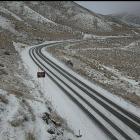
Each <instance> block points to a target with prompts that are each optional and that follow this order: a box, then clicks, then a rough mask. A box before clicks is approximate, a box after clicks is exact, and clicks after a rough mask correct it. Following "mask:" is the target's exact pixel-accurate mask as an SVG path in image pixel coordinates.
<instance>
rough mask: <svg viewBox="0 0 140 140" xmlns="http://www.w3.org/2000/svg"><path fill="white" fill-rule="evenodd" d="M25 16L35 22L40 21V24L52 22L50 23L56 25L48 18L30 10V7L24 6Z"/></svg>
mask: <svg viewBox="0 0 140 140" xmlns="http://www.w3.org/2000/svg"><path fill="white" fill-rule="evenodd" d="M24 14H25V15H26V17H27V18H30V19H33V20H35V21H39V22H42V23H43V22H44V23H46V22H50V23H53V24H55V25H56V23H55V22H53V21H51V20H49V19H47V18H44V17H43V16H42V15H40V14H39V13H37V12H35V11H33V10H32V9H31V8H29V7H28V6H24Z"/></svg>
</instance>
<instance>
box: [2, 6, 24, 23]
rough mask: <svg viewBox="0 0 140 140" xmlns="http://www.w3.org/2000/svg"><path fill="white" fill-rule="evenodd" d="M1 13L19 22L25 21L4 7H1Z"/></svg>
mask: <svg viewBox="0 0 140 140" xmlns="http://www.w3.org/2000/svg"><path fill="white" fill-rule="evenodd" d="M0 11H1V12H3V13H5V14H9V15H11V16H13V17H14V18H15V19H17V20H19V21H23V20H22V19H21V18H20V17H19V16H17V15H16V14H14V13H13V12H11V11H9V10H7V9H5V8H4V7H0Z"/></svg>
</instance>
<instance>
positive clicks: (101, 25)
mask: <svg viewBox="0 0 140 140" xmlns="http://www.w3.org/2000/svg"><path fill="white" fill-rule="evenodd" d="M72 20H74V21H77V22H76V23H75V24H79V25H80V26H83V28H87V29H91V28H93V29H94V30H100V31H111V27H110V25H109V24H108V23H105V22H104V21H103V20H101V19H100V18H98V17H95V16H93V15H89V14H84V13H80V14H77V15H76V16H74V17H72Z"/></svg>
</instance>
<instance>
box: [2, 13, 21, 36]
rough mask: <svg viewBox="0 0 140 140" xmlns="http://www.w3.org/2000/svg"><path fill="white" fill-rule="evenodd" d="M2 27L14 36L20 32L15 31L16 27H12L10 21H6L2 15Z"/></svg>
mask: <svg viewBox="0 0 140 140" xmlns="http://www.w3.org/2000/svg"><path fill="white" fill-rule="evenodd" d="M0 27H2V28H3V29H6V30H8V31H10V32H12V33H13V34H18V32H17V31H16V30H15V29H14V25H12V23H11V22H10V20H8V19H6V18H5V17H3V16H1V15H0Z"/></svg>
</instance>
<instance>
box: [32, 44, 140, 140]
mask: <svg viewBox="0 0 140 140" xmlns="http://www.w3.org/2000/svg"><path fill="white" fill-rule="evenodd" d="M60 43H61V42H57V43H52V44H47V45H39V46H36V47H33V48H31V49H30V56H31V58H32V59H33V61H34V62H35V63H36V64H37V65H38V66H39V67H40V68H41V69H43V70H45V71H46V73H47V75H48V76H49V77H50V78H51V79H52V80H53V81H54V82H55V83H56V84H57V85H58V86H59V87H60V88H61V89H62V90H63V91H64V93H65V94H66V95H68V96H69V97H70V98H71V99H72V100H73V101H74V103H76V104H77V105H78V106H79V107H80V108H81V109H82V110H83V111H84V112H85V114H87V116H88V117H89V118H90V119H91V120H92V121H93V124H95V123H96V124H97V125H98V126H99V127H100V128H101V129H102V130H103V131H104V132H105V133H106V134H107V135H108V136H109V137H110V138H111V139H119V140H123V139H127V140H139V139H140V118H139V116H137V115H134V114H133V113H130V112H128V111H126V110H125V109H124V108H122V107H120V106H119V105H117V104H115V103H114V102H112V101H111V100H110V99H108V98H106V97H105V96H103V95H102V94H101V93H99V92H98V91H96V90H95V89H93V88H92V87H91V86H89V85H88V84H87V83H85V81H82V80H81V79H79V78H78V77H76V76H75V75H73V74H72V73H70V72H69V71H66V70H65V69H64V68H62V67H60V66H59V65H58V64H57V63H56V62H55V61H52V60H51V59H50V57H49V56H47V55H45V53H44V48H45V47H50V46H51V47H52V46H53V47H55V46H56V45H58V44H60Z"/></svg>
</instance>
